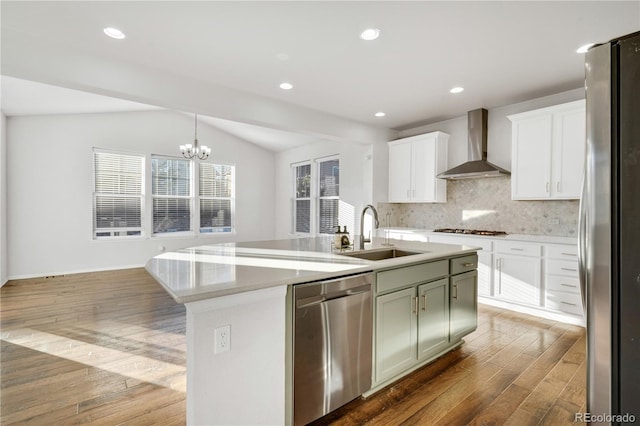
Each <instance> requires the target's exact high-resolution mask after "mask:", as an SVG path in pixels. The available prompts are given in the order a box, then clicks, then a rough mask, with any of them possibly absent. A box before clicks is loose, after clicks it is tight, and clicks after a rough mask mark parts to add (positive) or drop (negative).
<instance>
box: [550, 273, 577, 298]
mask: <svg viewBox="0 0 640 426" xmlns="http://www.w3.org/2000/svg"><path fill="white" fill-rule="evenodd" d="M546 284H547V290H552V291H566V292H568V293H577V294H580V279H579V278H573V277H560V276H555V275H549V276H547V282H546Z"/></svg>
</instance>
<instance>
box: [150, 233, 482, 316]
mask: <svg viewBox="0 0 640 426" xmlns="http://www.w3.org/2000/svg"><path fill="white" fill-rule="evenodd" d="M396 242H397V243H399V244H396V245H395V247H398V248H407V249H414V250H416V251H420V249H422V250H424V251H425V253H422V254H416V255H411V256H403V257H396V258H391V259H384V260H377V261H372V260H362V262H363V264H362V265H359V266H356V267H350V268H348V269H344V270H340V271H327V272H324V271H323V272H317V273H313V274H308V275H305V276H292V277H290V278H286V279H278V280H277V281H272V280H265V281H262V282H257V283H255V284H253V283H250V284H244V285H242V286H241V287H235V288H234V287H228V288H223V289H212V290H203V291H202V292H200V293H198V294H193V293H191V294H184V295H183V294H180V293H177V292H175V291H174V289H172V288H171V286H170V285H167V284H166V283H165V282H164V280H163V279H162V278H160V277H159V276H157V275H156V274H155V273H154V270H153V268H152V267H151V266H150V265H151V263H152V262H153V258H152V259H150V260H149V261H147V263H146V264H145V269H146V270H147V272H148V273H149V274H150V275H151V276H152V277H153V278H154V279H155V280H156V281H157V282H158V283H159V284H160V285H161V286H162V287H163V288H164V289H165V290H166V291H167V293H169V295H170V296H171V297H172V298H173V300H175V301H176V302H177V303H181V304H187V303H192V302H197V301H201V300H206V299H214V298H220V297H225V296H231V295H238V294H243V293H250V292H253V291H256V290H263V289H268V288H272V287H278V286H283V285H297V284H304V283H310V282H315V281H322V280H326V279H332V278H338V277H344V276H350V275H355V274H361V273H367V272H372V273H374V272H376V271H380V270H384V269H393V268H398V267H403V266H407V265H411V264H414V263H423V262H427V261H437V260H441V259H445V258H451V257H459V256H464V255H466V254H470V253H475V252H477V251H479V250H481V247H473V246H467V245H457V244H443V243H423V242H415V241H403V242H400V241H396ZM432 244H435V245H437V246H440V247H443V246H450V249H445V250H443V251H442V252H437V253H434V252H429V251H428V250H427V248H428V247H425V245H427V246H428V245H432ZM382 248H387V247H381V246H379V244H375V245H372V246H371V247H369V248H367V249H366V250H364V251H376V250H380V249H382ZM334 255H335V256H337V257H338V258H350V257H348V256H345V255H343V254H340V253H337V252H336V253H334ZM350 259H353V258H350Z"/></svg>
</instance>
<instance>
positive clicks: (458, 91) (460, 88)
mask: <svg viewBox="0 0 640 426" xmlns="http://www.w3.org/2000/svg"><path fill="white" fill-rule="evenodd" d="M462 91H464V87H454V88H453V89H451V90H449V92H450V93H460V92H462Z"/></svg>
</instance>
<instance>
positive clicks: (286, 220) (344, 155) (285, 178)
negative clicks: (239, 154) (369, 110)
mask: <svg viewBox="0 0 640 426" xmlns="http://www.w3.org/2000/svg"><path fill="white" fill-rule="evenodd" d="M336 154H338V155H339V156H340V201H341V203H346V204H341V208H342V207H343V206H344V207H346V208H348V207H347V206H346V205H348V206H350V207H351V208H353V213H352V214H350V215H349V216H350V219H351V220H348V221H347V222H341V223H340V224H341V225H345V224H346V225H347V226H348V231H349V232H350V233H351V235H352V236H353V235H354V234H356V233H359V232H356V230H357V229H359V226H360V212H361V211H362V208H363V207H364V206H366V205H367V204H370V203H371V201H372V181H373V179H372V173H373V161H372V146H371V145H359V144H348V143H338V142H332V141H322V142H318V143H315V144H312V145H308V146H303V147H299V148H294V149H290V150H287V151H284V152H280V153H278V154H277V155H276V206H278V212H277V217H276V236H277V237H278V238H290V237H291V226H292V209H291V197H292V196H293V181H292V174H291V173H292V172H291V164H293V163H297V162H300V161H306V160H313V159H316V158H321V157H326V156H330V155H336ZM342 213H343V212H342V211H341V215H342Z"/></svg>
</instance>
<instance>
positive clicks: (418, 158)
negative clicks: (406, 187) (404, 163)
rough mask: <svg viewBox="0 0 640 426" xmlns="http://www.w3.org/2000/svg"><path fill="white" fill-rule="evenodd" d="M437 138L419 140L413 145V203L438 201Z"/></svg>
mask: <svg viewBox="0 0 640 426" xmlns="http://www.w3.org/2000/svg"><path fill="white" fill-rule="evenodd" d="M435 158H436V138H435V136H434V137H430V138H427V139H422V140H418V141H415V142H413V143H412V145H411V170H412V171H413V180H412V182H411V183H412V185H411V187H412V188H413V189H412V191H411V197H412V198H413V201H435V199H436V174H437V172H436V162H435Z"/></svg>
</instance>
